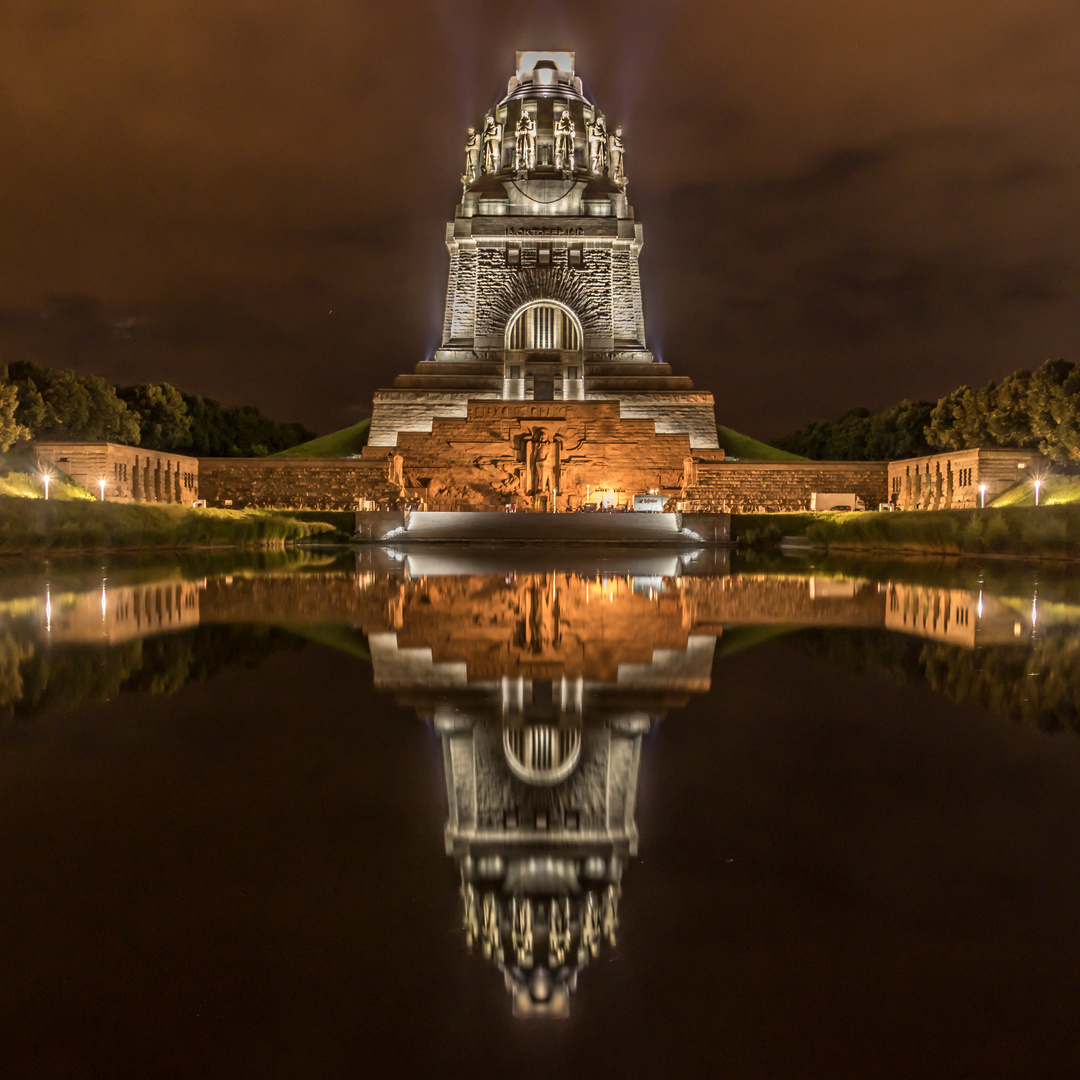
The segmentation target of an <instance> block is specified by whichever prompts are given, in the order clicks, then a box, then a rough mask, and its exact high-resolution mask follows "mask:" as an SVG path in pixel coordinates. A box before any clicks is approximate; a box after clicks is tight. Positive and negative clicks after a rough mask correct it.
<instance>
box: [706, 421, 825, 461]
mask: <svg viewBox="0 0 1080 1080" xmlns="http://www.w3.org/2000/svg"><path fill="white" fill-rule="evenodd" d="M716 434H717V437H718V438H719V440H720V445H721V446H722V447H723V448H724V453H725V454H726V455H727V456H728V457H733V458H739V459H740V460H745V461H809V458H804V457H799V455H798V454H789V453H788V452H787V451H786V450H777V449H776V447H775V446H770V445H769V444H768V443H763V442H759V441H758V440H757V439H751V438H750V436H749V435H740V434H739V432H737V431H732V430H731V428H726V427H722V426H721V425H720V424H717V425H716Z"/></svg>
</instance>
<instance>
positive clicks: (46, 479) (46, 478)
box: [41, 469, 52, 499]
mask: <svg viewBox="0 0 1080 1080" xmlns="http://www.w3.org/2000/svg"><path fill="white" fill-rule="evenodd" d="M41 479H42V482H43V483H44V484H45V498H46V499H48V497H49V481H50V480H51V479H52V473H51V472H49V471H48V470H47V469H46V470H45V471H43V472H42V474H41Z"/></svg>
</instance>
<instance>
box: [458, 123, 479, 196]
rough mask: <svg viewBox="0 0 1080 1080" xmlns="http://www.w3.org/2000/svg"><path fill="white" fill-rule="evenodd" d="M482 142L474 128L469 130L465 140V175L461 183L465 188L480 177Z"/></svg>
mask: <svg viewBox="0 0 1080 1080" xmlns="http://www.w3.org/2000/svg"><path fill="white" fill-rule="evenodd" d="M482 141H483V140H482V139H481V137H480V132H479V131H477V130H476V128H469V134H468V135H467V136H466V138H465V175H464V176H463V177H462V178H461V182H462V184H463V185H464V186H465V187H468V186H469V185H470V184H472V183H474V182H475V180H476V178H477V177H478V176H479V175H480V144H481V142H482Z"/></svg>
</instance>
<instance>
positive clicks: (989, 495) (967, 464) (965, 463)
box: [889, 447, 1047, 510]
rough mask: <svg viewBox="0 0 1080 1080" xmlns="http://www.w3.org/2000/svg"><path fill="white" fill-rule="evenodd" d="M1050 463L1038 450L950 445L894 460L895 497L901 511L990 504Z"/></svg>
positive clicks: (891, 485) (891, 479)
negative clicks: (956, 447)
mask: <svg viewBox="0 0 1080 1080" xmlns="http://www.w3.org/2000/svg"><path fill="white" fill-rule="evenodd" d="M1046 465H1047V461H1046V459H1045V458H1044V457H1043V456H1042V455H1041V454H1037V453H1035V451H1033V450H1011V449H1006V448H1000V449H999V448H993V449H980V448H977V447H976V448H973V449H970V450H949V451H945V452H943V453H940V454H929V455H927V456H926V457H918V458H905V459H903V460H902V461H891V462H889V498H890V500H891V501H892V502H893V503H894V504H895V505H896V506H898V507H899V508H900V509H901V510H949V509H953V510H962V509H974V508H976V507H978V506H980V505H981V504H982V495H981V492H980V491H979V488H980V487H981V486H982V485H984V484H985V485H986V502H987V504H989V503H990V502H991V501H992V500H994V499H996V498H997V496H998V495H1000V494H1001V493H1002V492H1003V491H1006V490H1007V489H1008V488H1010V487H1012V486H1013V485H1014V484H1016V483H1017V482H1020V481H1024V480H1031V479H1033V478H1034V477H1035V476H1036V475H1037V474H1038V473H1039V472H1040V471H1041V470H1042V469H1044V468H1045V467H1046Z"/></svg>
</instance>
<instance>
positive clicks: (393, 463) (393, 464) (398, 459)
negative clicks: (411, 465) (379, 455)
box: [386, 450, 405, 490]
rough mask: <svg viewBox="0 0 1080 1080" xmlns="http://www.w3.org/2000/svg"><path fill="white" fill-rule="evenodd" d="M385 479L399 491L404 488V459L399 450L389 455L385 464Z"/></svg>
mask: <svg viewBox="0 0 1080 1080" xmlns="http://www.w3.org/2000/svg"><path fill="white" fill-rule="evenodd" d="M386 478H387V479H388V480H389V481H390V483H391V484H393V485H394V486H395V487H397V488H398V489H399V490H404V488H405V457H404V455H403V454H402V453H401V451H400V450H395V451H394V452H393V453H392V454H391V455H390V460H389V462H388V463H387V470H386Z"/></svg>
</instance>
